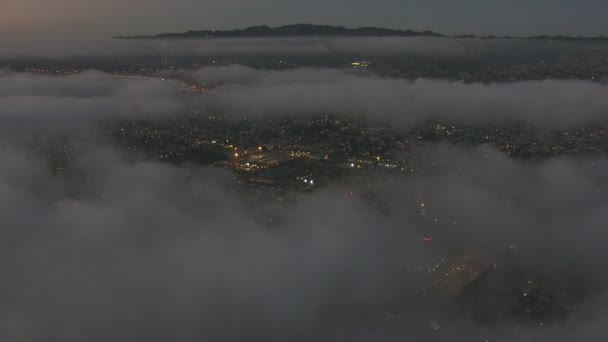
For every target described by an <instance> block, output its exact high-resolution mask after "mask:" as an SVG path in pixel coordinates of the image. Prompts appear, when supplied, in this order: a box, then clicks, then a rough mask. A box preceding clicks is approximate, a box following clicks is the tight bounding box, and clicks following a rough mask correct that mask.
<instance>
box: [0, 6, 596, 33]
mask: <svg viewBox="0 0 608 342" xmlns="http://www.w3.org/2000/svg"><path fill="white" fill-rule="evenodd" d="M605 13H608V2H606V1H603V0H511V1H499V0H484V1H482V0H449V1H446V0H376V1H370V0H365V1H364V0H349V1H347V0H331V1H326V0H308V1H296V0H221V1H220V0H172V1H167V0H0V39H3V40H20V39H30V40H35V39H98V38H107V37H109V36H112V35H129V34H153V33H159V32H175V31H185V30H190V29H229V28H241V27H246V26H250V25H260V24H266V25H271V26H277V25H283V24H292V23H315V24H335V25H344V26H352V27H356V26H367V25H373V26H383V27H391V28H402V29H408V28H411V29H429V30H435V31H439V32H441V33H444V34H464V33H474V34H497V35H534V34H565V35H608V25H605Z"/></svg>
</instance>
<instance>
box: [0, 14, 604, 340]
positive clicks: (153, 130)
mask: <svg viewBox="0 0 608 342" xmlns="http://www.w3.org/2000/svg"><path fill="white" fill-rule="evenodd" d="M556 6H558V5H556ZM0 10H1V5H0ZM607 95H608V40H607V39H606V38H602V37H590V38H583V37H578V38H576V37H565V36H550V35H547V36H536V37H524V38H512V37H504V36H503V37H488V36H483V37H477V36H468V35H467V36H464V35H463V36H457V37H447V36H443V35H441V34H436V33H435V32H432V31H422V30H421V31H413V30H388V29H381V28H370V27H367V28H361V29H345V28H343V27H338V28H336V27H333V26H315V25H293V26H283V27H277V28H270V27H267V26H256V27H253V28H249V29H244V30H234V31H219V30H214V31H212V30H208V31H190V32H186V33H183V34H160V35H152V36H138V37H122V39H107V40H97V41H91V40H89V41H86V40H82V41H80V42H70V43H66V42H57V43H54V42H46V43H40V44H35V45H30V44H26V43H10V44H5V45H4V46H2V48H0V158H1V163H0V165H1V166H0V217H1V218H2V219H1V222H2V225H1V226H2V230H3V231H2V233H3V234H2V235H3V238H2V239H0V260H1V261H0V265H2V267H1V268H2V269H3V270H4V276H3V279H2V282H0V283H1V284H2V285H0V288H1V289H2V291H0V301H1V302H2V303H4V305H3V306H2V307H1V308H0V314H1V316H2V317H3V319H2V320H1V321H0V340H2V341H24V342H30V341H32V342H37V341H66V342H72V341H73V342H76V341H79V342H80V341H125V342H127V341H129V342H130V341H235V342H236V341H307V342H308V341H380V342H384V341H463V342H464V341H506V342H524V341H573V340H582V341H602V340H605V339H606V336H607V334H606V333H605V332H604V328H603V326H604V324H605V323H606V322H608V320H607V317H608V301H607V298H608V297H607V295H608V292H607V291H606V289H607V286H608V275H607V274H606V272H605V270H606V269H608V258H606V256H607V255H606V249H605V244H606V241H607V239H608V230H606V227H605V224H606V222H608V96H607Z"/></svg>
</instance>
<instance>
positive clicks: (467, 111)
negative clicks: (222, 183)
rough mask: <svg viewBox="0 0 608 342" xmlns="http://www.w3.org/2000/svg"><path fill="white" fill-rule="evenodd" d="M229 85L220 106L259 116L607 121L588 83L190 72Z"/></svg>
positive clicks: (606, 105) (321, 72) (219, 94)
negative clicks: (489, 82) (294, 114)
mask: <svg viewBox="0 0 608 342" xmlns="http://www.w3.org/2000/svg"><path fill="white" fill-rule="evenodd" d="M185 74H186V75H188V76H189V77H193V78H194V79H197V80H198V81H200V82H223V83H222V84H221V86H219V87H217V88H215V89H214V91H213V94H212V97H213V100H215V102H216V105H217V107H218V109H220V110H223V111H224V112H226V113H229V114H236V115H249V116H253V117H264V116H273V115H274V116H276V115H281V114H284V113H286V112H287V111H288V112H290V113H300V114H303V115H309V114H318V113H334V114H338V115H345V116H357V117H363V118H366V119H371V120H378V121H380V122H383V121H384V122H386V121H390V122H395V123H398V124H413V123H419V122H421V121H424V120H427V119H430V118H435V119H442V120H448V121H462V120H466V121H471V122H474V123H481V124H483V123H501V122H505V121H526V122H529V123H532V124H536V125H541V126H553V127H569V126H576V125H585V124H591V123H595V122H600V123H603V122H605V121H606V119H607V117H606V113H607V112H608V100H606V96H605V95H606V92H607V89H608V88H607V87H606V86H605V85H603V84H599V83H593V82H586V81H561V80H543V81H525V82H517V83H508V84H501V83H494V84H480V83H475V84H463V83H459V82H452V81H443V80H429V79H419V80H414V81H410V80H403V79H391V78H383V77H379V76H375V75H370V74H368V75H365V74H354V73H351V72H348V71H338V70H333V69H315V68H302V69H293V70H287V71H270V70H254V69H250V68H246V67H242V66H228V67H211V68H204V69H201V70H198V71H194V72H191V73H185Z"/></svg>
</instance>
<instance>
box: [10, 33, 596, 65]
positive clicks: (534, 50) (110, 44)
mask: <svg viewBox="0 0 608 342" xmlns="http://www.w3.org/2000/svg"><path fill="white" fill-rule="evenodd" d="M581 47H584V48H585V49H586V51H596V52H598V53H601V52H603V51H605V50H606V47H605V46H603V45H601V44H586V43H577V44H570V43H554V44H549V43H546V42H543V41H525V40H516V39H513V40H483V39H457V38H427V37H351V38H334V37H305V38H233V39H183V40H182V39H174V40H161V39H159V40H109V39H99V40H89V41H86V40H84V41H83V40H81V41H62V40H51V41H49V40H45V41H19V42H10V41H7V42H4V43H3V49H2V51H1V52H0V60H13V59H24V58H33V59H64V58H77V57H92V58H94V57H98V58H99V57H102V58H116V57H127V56H130V57H140V58H141V57H148V58H150V57H153V58H159V57H172V56H191V57H192V56H194V57H222V56H223V57H225V56H249V57H251V56H261V57H267V56H280V57H305V56H337V57H352V58H357V57H364V58H373V57H386V56H402V55H416V56H426V57H438V56H439V57H462V56H468V57H479V56H481V55H485V54H492V55H494V54H509V53H516V54H518V55H521V54H525V55H533V54H540V53H542V54H544V55H547V54H548V53H550V54H555V55H563V54H568V53H570V54H572V53H576V52H578V51H580V48H581Z"/></svg>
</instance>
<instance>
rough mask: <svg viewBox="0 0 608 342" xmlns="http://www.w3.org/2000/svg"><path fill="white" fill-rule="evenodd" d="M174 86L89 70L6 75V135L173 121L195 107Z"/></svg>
mask: <svg viewBox="0 0 608 342" xmlns="http://www.w3.org/2000/svg"><path fill="white" fill-rule="evenodd" d="M191 99H192V98H191V97H190V96H189V95H188V94H187V93H186V92H184V90H183V89H182V87H181V86H180V85H179V84H178V83H177V82H173V81H163V80H161V79H144V78H139V77H134V78H128V79H125V78H120V77H116V76H112V75H109V74H104V73H100V72H95V71H89V72H85V73H82V74H78V75H73V76H69V77H64V76H44V75H35V74H27V73H11V72H3V73H0V120H1V122H2V127H1V128H0V129H1V130H4V131H7V132H12V133H15V131H14V129H15V128H19V129H20V130H25V131H28V132H31V131H34V130H38V131H39V132H40V130H48V131H55V132H56V131H58V130H64V129H68V130H75V129H76V128H82V127H84V126H90V125H91V124H97V123H99V122H101V121H107V120H117V119H128V118H143V117H146V116H147V117H159V116H169V115H172V114H175V113H179V112H182V111H187V110H189V109H191V108H193V107H195V105H196V104H195V103H192V101H191Z"/></svg>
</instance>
